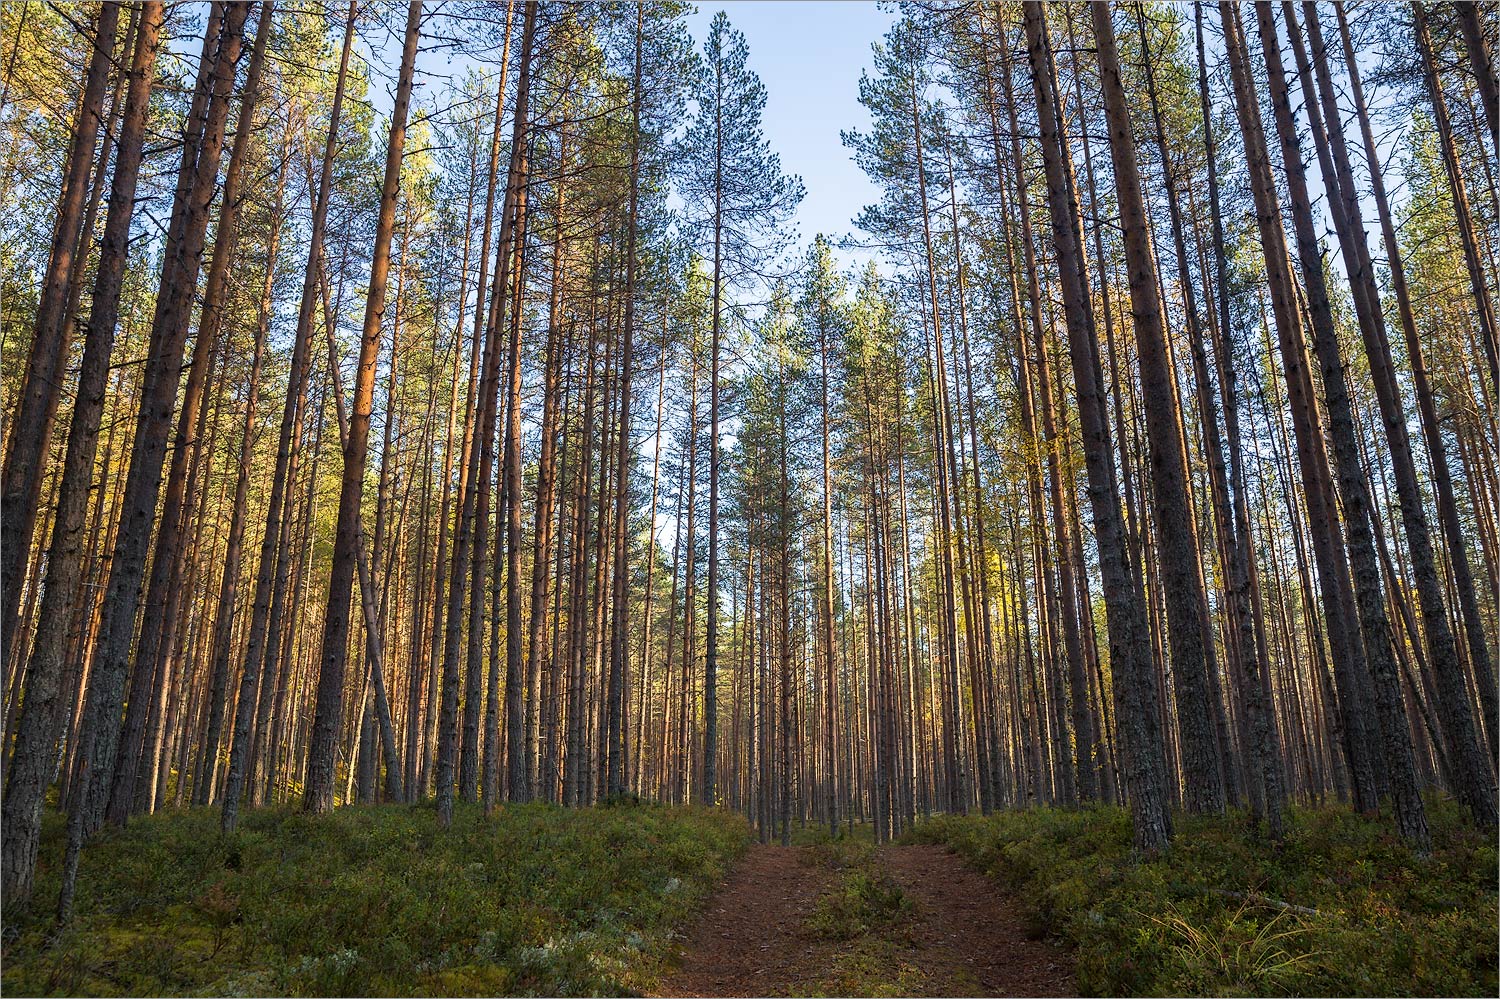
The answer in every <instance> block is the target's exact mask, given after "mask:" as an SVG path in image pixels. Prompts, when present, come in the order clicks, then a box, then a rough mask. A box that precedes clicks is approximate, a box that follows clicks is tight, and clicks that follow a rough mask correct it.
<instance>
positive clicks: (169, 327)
mask: <svg viewBox="0 0 1500 999" xmlns="http://www.w3.org/2000/svg"><path fill="white" fill-rule="evenodd" d="M248 12H249V8H248V6H246V5H241V4H231V5H227V6H226V7H224V8H223V9H222V10H220V9H217V8H216V9H215V11H214V16H211V18H210V21H209V28H208V31H207V33H206V41H209V42H211V44H209V45H206V46H205V51H204V63H203V66H202V69H201V71H200V73H199V82H198V87H197V90H196V92H195V94H194V101H193V106H194V108H195V109H197V108H200V107H201V108H202V117H201V119H190V120H189V123H188V128H187V135H186V139H187V141H186V143H185V144H184V146H183V153H182V165H181V168H180V170H179V172H178V184H177V196H176V197H175V198H174V201H173V211H172V221H171V223H170V225H169V227H168V231H167V245H166V250H165V255H164V256H165V264H164V266H163V269H162V274H161V281H160V287H159V290H158V293H157V297H156V311H155V315H154V316H153V318H152V323H151V337H150V343H149V346H148V348H147V351H148V352H147V356H146V364H145V368H144V371H143V374H142V386H141V408H140V412H139V414H138V415H137V418H136V431H135V440H134V443H133V445H132V450H131V456H130V466H129V471H128V472H127V473H126V478H125V486H124V490H123V494H122V497H123V498H122V501H121V508H120V520H119V525H118V528H117V530H116V541H115V552H114V556H113V558H112V559H111V561H110V570H109V582H108V584H107V586H106V589H105V597H104V605H103V619H102V621H101V622H100V627H99V638H98V643H97V646H96V650H95V653H94V663H93V669H92V672H91V674H90V676H89V684H88V694H87V707H86V717H85V721H84V728H83V732H82V735H81V739H82V744H81V745H80V746H79V748H78V753H79V759H80V764H79V765H80V769H79V774H80V776H81V779H82V781H83V787H82V792H83V793H82V796H81V797H80V799H79V804H78V807H77V809H76V810H75V811H74V813H73V815H72V816H71V817H70V820H69V823H68V850H67V858H66V860H65V862H64V863H65V869H64V873H63V889H62V894H61V898H60V899H59V903H58V904H59V912H60V913H61V914H62V915H64V916H66V915H68V914H69V913H70V912H71V909H72V901H73V888H74V886H75V879H76V876H77V870H78V851H79V850H80V849H82V847H83V843H84V841H85V840H87V839H90V838H92V836H93V835H94V833H95V832H97V831H98V828H99V826H100V824H101V823H102V822H103V819H104V808H105V805H106V804H107V803H108V802H107V797H108V790H109V783H110V778H111V777H112V776H113V774H114V766H115V754H116V752H117V750H118V748H119V740H120V709H121V707H122V699H123V697H124V694H125V689H124V688H125V680H126V673H127V670H128V666H129V653H130V644H131V640H132V639H133V637H134V631H135V617H136V610H137V608H138V606H139V603H140V595H141V594H140V591H141V577H142V575H143V574H144V572H145V567H146V566H145V563H146V548H147V546H148V545H149V543H150V540H151V523H152V520H153V518H154V516H155V514H156V504H157V492H158V490H159V489H160V487H161V470H162V461H163V459H164V458H165V457H166V450H167V437H168V436H169V434H170V431H171V422H172V413H173V410H174V409H175V404H176V399H177V383H178V376H179V375H180V373H181V367H182V353H183V348H184V347H185V345H186V340H187V334H188V319H189V315H190V313H191V311H192V307H193V301H194V292H195V291H196V289H197V284H198V271H199V266H200V264H201V261H202V256H203V242H204V237H205V233H206V231H207V227H208V209H209V205H210V203H211V202H212V200H213V194H214V188H215V186H216V182H217V180H218V174H219V157H220V154H221V152H222V151H223V147H224V126H225V122H226V121H227V119H228V117H229V98H230V91H231V90H232V89H233V86H234V75H235V66H236V64H237V63H238V62H239V56H240V48H241V43H242V41H243V35H244V26H245V15H246V14H247V13H248Z"/></svg>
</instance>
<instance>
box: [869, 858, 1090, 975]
mask: <svg viewBox="0 0 1500 999" xmlns="http://www.w3.org/2000/svg"><path fill="white" fill-rule="evenodd" d="M881 859H882V861H883V862H884V863H885V865H886V868H887V869H888V870H889V871H890V872H891V875H892V877H894V878H895V879H896V883H897V884H899V885H901V887H902V888H903V889H904V890H905V891H906V893H907V894H908V895H910V896H912V898H913V899H914V900H915V901H916V903H917V909H918V912H919V913H920V914H921V916H922V917H923V918H921V919H919V920H918V923H917V927H916V931H915V933H914V937H915V940H916V944H917V946H918V948H919V949H920V952H921V953H922V955H923V960H922V967H923V970H924V971H925V972H927V974H928V975H929V976H932V977H935V978H936V979H938V980H939V981H952V982H954V983H955V984H962V983H964V982H965V980H967V981H968V984H970V985H972V986H973V988H972V990H971V989H968V988H966V989H965V990H964V991H963V992H961V993H953V992H950V993H941V994H946V995H966V996H1066V995H1072V994H1073V993H1074V992H1075V991H1076V990H1077V985H1075V984H1074V982H1073V961H1072V958H1071V956H1070V955H1068V954H1067V952H1065V951H1063V950H1060V949H1059V948H1057V947H1056V946H1054V945H1052V944H1051V943H1048V942H1046V941H1043V940H1033V939H1030V938H1029V937H1028V935H1027V932H1026V928H1025V923H1024V922H1023V920H1022V917H1021V913H1020V911H1019V910H1018V908H1017V906H1016V903H1015V901H1014V900H1012V899H1011V898H1009V897H1007V896H1006V895H1005V894H1003V893H1002V892H1001V891H1000V889H999V888H998V887H997V886H996V885H995V883H994V882H992V881H990V880H989V879H988V878H986V877H985V876H984V875H982V874H980V873H979V872H978V871H976V870H974V869H973V868H971V867H969V866H967V865H966V864H964V863H963V861H961V860H960V859H959V858H958V857H956V856H955V855H953V854H952V853H949V852H948V850H946V849H945V848H943V847H941V846H893V847H888V848H886V849H884V850H882V851H881Z"/></svg>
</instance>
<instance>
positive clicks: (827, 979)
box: [656, 838, 1077, 996]
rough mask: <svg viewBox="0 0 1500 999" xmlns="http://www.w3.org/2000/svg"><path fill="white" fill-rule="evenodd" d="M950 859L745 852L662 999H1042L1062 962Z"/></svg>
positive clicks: (817, 849)
mask: <svg viewBox="0 0 1500 999" xmlns="http://www.w3.org/2000/svg"><path fill="white" fill-rule="evenodd" d="M1036 937H1037V934H1036V933H1035V932H1032V931H1030V930H1029V929H1028V925H1027V922H1026V920H1025V918H1024V917H1023V915H1022V913H1021V911H1020V910H1019V909H1018V907H1017V905H1016V903H1015V902H1014V901H1013V900H1012V899H1010V898H1009V897H1007V896H1006V894H1005V893H1004V892H1003V891H1002V890H1001V889H1000V888H999V887H998V886H997V885H996V884H995V883H994V882H993V881H990V880H989V879H987V878H985V877H983V876H982V875H981V874H979V873H978V872H977V871H975V870H973V869H972V868H971V867H968V866H966V865H965V864H964V862H963V860H961V859H960V858H959V857H958V856H957V855H955V854H954V853H952V852H950V851H949V850H948V849H946V848H944V847H940V846H933V845H909V846H895V845H893V846H882V847H878V848H876V847H874V846H873V845H872V844H871V843H869V841H868V840H860V839H858V838H852V839H843V840H837V841H827V840H823V841H821V842H818V843H815V844H814V845H811V846H793V847H781V846H773V845H764V844H762V845H756V846H752V847H751V848H750V851H749V852H748V854H747V855H746V856H745V857H744V858H743V859H742V860H741V861H740V862H739V863H738V864H737V865H736V866H735V867H734V868H733V870H732V871H731V872H730V874H729V876H728V878H727V879H726V880H725V881H724V883H723V884H722V885H721V886H720V887H719V889H718V891H717V893H716V894H715V895H714V896H713V897H712V898H711V899H710V900H709V903H708V905H707V907H706V910H705V912H704V914H703V916H702V918H701V919H700V921H699V922H698V924H697V925H696V927H694V928H693V929H692V930H691V931H690V933H689V936H688V937H687V940H686V943H685V946H684V947H683V949H682V951H681V952H680V963H679V966H678V968H677V970H676V971H675V972H674V973H672V974H670V975H668V976H667V977H666V979H665V980H664V981H663V982H662V984H661V986H660V988H659V990H658V991H657V992H656V994H657V995H662V996H736V995H760V996H781V995H805V996H819V995H867V996H892V995H912V996H1053V995H1071V994H1073V993H1074V992H1075V991H1076V988H1077V987H1076V985H1075V984H1074V979H1073V972H1072V960H1071V958H1070V957H1069V956H1068V954H1067V953H1066V952H1065V951H1063V950H1061V949H1059V948H1058V947H1056V946H1055V945H1053V944H1052V943H1049V942H1047V941H1044V940H1040V939H1037V938H1036Z"/></svg>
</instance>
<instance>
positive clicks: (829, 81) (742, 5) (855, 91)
mask: <svg viewBox="0 0 1500 999" xmlns="http://www.w3.org/2000/svg"><path fill="white" fill-rule="evenodd" d="M719 10H723V11H724V12H725V13H726V14H728V15H729V21H730V23H731V24H732V25H734V27H735V28H737V29H738V30H739V31H741V32H742V33H743V34H744V35H745V40H746V42H747V43H748V44H749V46H750V68H751V69H753V70H754V71H755V72H756V73H757V74H758V75H759V76H760V78H761V82H762V83H764V84H765V85H766V113H765V119H764V125H765V133H766V139H767V141H768V142H769V143H770V145H771V148H772V150H774V151H775V152H777V153H779V154H780V156H781V164H782V169H784V170H785V171H787V172H789V173H795V174H800V175H801V177H802V182H803V184H805V185H806V187H807V197H806V198H804V199H803V201H802V206H801V208H800V210H799V211H798V213H797V222H798V228H799V230H800V232H801V236H802V238H803V239H804V240H811V239H812V237H813V235H814V234H815V233H819V232H822V233H827V234H828V235H829V236H832V237H835V238H836V237H838V236H840V235H842V234H844V233H846V232H848V231H849V230H850V229H851V228H852V227H853V224H852V219H853V218H854V216H855V215H857V214H859V210H860V209H861V208H863V207H864V206H865V205H866V204H868V203H870V202H872V201H874V200H876V199H877V198H878V197H879V192H878V191H876V190H875V188H874V187H873V186H872V185H871V184H870V183H869V181H868V180H866V179H865V175H864V173H863V171H861V170H860V169H859V167H857V166H855V165H854V162H853V161H852V160H851V159H850V158H849V152H848V150H846V149H844V148H843V145H842V144H841V143H840V142H839V133H840V132H841V131H843V130H844V129H847V128H864V127H866V126H867V125H868V123H869V116H868V115H867V114H866V113H865V109H864V107H863V106H862V105H861V104H860V103H859V74H860V71H861V70H862V69H864V68H866V67H868V66H869V65H870V64H871V62H872V59H871V56H870V45H871V43H872V42H875V41H878V40H879V39H880V38H881V37H883V36H884V35H885V33H886V30H887V29H888V28H889V27H890V26H891V23H892V21H893V20H894V17H895V15H894V13H892V12H889V11H883V10H879V9H877V8H876V6H875V4H874V3H873V2H871V0H800V2H773V0H732V2H728V3H716V4H702V5H700V6H699V7H698V10H697V11H696V12H695V13H694V14H692V15H690V16H689V17H688V19H687V24H688V31H689V32H690V33H691V34H692V36H693V39H694V42H695V44H697V45H699V46H700V47H701V45H702V40H703V37H704V36H705V35H706V34H707V33H708V25H709V22H710V21H712V20H713V16H714V14H715V13H716V12H718V11H719Z"/></svg>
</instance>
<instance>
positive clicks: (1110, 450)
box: [1024, 0, 1172, 851]
mask: <svg viewBox="0 0 1500 999" xmlns="http://www.w3.org/2000/svg"><path fill="white" fill-rule="evenodd" d="M1024 16H1025V28H1026V43H1027V56H1028V59H1029V62H1030V65H1031V79H1032V87H1033V89H1034V91H1035V94H1036V107H1037V121H1038V128H1039V131H1040V134H1041V146H1042V158H1043V163H1044V166H1045V168H1046V176H1047V198H1048V204H1049V208H1050V215H1051V218H1052V239H1053V247H1054V249H1055V251H1056V254H1057V264H1058V271H1059V276H1060V279H1061V285H1062V290H1063V312H1064V315H1065V318H1066V321H1067V327H1068V343H1069V353H1070V356H1071V359H1072V363H1073V373H1074V378H1075V380H1076V382H1077V385H1078V418H1079V425H1080V429H1081V431H1082V436H1083V447H1084V461H1085V465H1086V467H1087V470H1088V492H1089V503H1090V506H1091V507H1092V509H1093V517H1094V532H1095V536H1096V539H1097V545H1098V550H1099V562H1100V571H1101V575H1102V576H1103V581H1104V598H1105V605H1106V607H1107V615H1108V627H1109V636H1110V661H1111V662H1112V663H1114V664H1115V670H1114V698H1115V717H1116V718H1117V719H1118V720H1119V726H1120V735H1121V741H1122V743H1123V746H1122V748H1123V750H1124V758H1125V776H1126V784H1127V787H1128V788H1129V792H1130V808H1131V816H1132V822H1133V825H1134V829H1135V843H1136V846H1137V848H1139V849H1141V850H1143V851H1156V850H1160V849H1163V848H1165V847H1166V846H1167V843H1168V841H1169V840H1170V839H1171V835H1172V828H1171V819H1170V817H1169V816H1168V814H1167V797H1166V775H1165V773H1164V762H1163V761H1164V757H1163V753H1162V746H1161V742H1160V732H1159V731H1157V730H1154V729H1153V728H1152V723H1151V721H1150V719H1152V718H1154V717H1155V716H1156V715H1157V712H1158V707H1157V705H1156V703H1154V702H1155V701H1156V688H1155V686H1154V683H1155V681H1154V678H1153V677H1152V663H1151V651H1150V644H1149V643H1150V637H1149V634H1148V632H1147V623H1146V614H1145V605H1144V603H1143V599H1142V596H1141V593H1140V589H1139V585H1138V583H1137V581H1136V575H1135V573H1134V572H1132V570H1131V567H1130V555H1129V551H1128V542H1127V540H1126V536H1125V530H1124V523H1123V521H1122V519H1121V515H1120V504H1119V496H1120V491H1119V486H1118V484H1117V480H1116V477H1115V464H1114V457H1113V455H1114V445H1113V442H1112V441H1111V439H1110V431H1109V423H1108V422H1107V417H1106V415H1105V402H1104V400H1105V393H1104V374H1103V370H1102V369H1101V368H1100V365H1099V344H1098V338H1097V333H1096V331H1095V328H1094V314H1093V304H1092V299H1091V297H1090V295H1089V291H1088V277H1087V271H1086V270H1085V268H1084V259H1083V251H1082V248H1081V246H1080V243H1081V239H1080V236H1079V229H1078V188H1077V184H1076V183H1075V182H1074V179H1073V172H1072V157H1071V155H1070V154H1069V152H1068V148H1067V140H1066V138H1065V137H1064V136H1063V135H1062V133H1061V130H1060V128H1059V124H1058V117H1057V115H1058V108H1057V95H1056V92H1055V90H1054V88H1053V84H1052V80H1053V73H1052V68H1051V67H1052V51H1051V42H1050V40H1049V39H1048V37H1047V24H1046V10H1045V8H1044V7H1043V5H1042V4H1041V3H1038V2H1036V0H1028V2H1027V3H1026V4H1025V5H1024Z"/></svg>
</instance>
